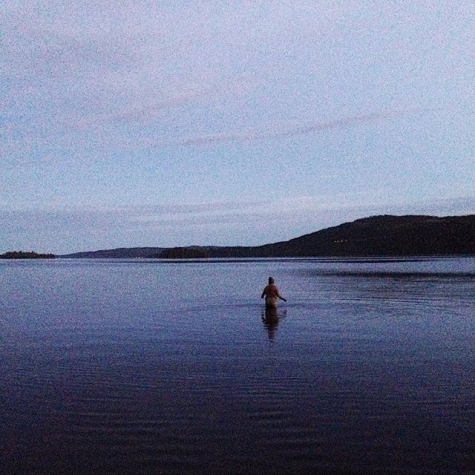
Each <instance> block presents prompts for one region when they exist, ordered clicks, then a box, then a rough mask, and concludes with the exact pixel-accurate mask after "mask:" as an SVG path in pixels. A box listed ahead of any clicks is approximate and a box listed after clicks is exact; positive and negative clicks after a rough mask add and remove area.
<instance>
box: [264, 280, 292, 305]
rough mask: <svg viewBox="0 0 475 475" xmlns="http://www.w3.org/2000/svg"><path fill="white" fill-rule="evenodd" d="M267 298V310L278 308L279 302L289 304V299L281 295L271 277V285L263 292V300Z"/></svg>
mask: <svg viewBox="0 0 475 475" xmlns="http://www.w3.org/2000/svg"><path fill="white" fill-rule="evenodd" d="M264 297H265V298H266V308H272V309H276V308H277V303H278V302H279V300H283V301H284V302H287V299H286V298H284V297H282V295H280V291H279V288H278V287H277V285H275V283H274V279H273V278H272V277H269V284H268V285H266V286H265V287H264V290H263V291H262V295H261V299H263V298H264Z"/></svg>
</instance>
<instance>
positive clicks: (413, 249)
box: [63, 215, 475, 259]
mask: <svg viewBox="0 0 475 475" xmlns="http://www.w3.org/2000/svg"><path fill="white" fill-rule="evenodd" d="M423 255H427V256H431V255H475V215H469V216H449V217H435V216H388V215H384V216H373V217H370V218H363V219H358V220H356V221H354V222H351V223H345V224H341V225H339V226H335V227H331V228H327V229H323V230H321V231H317V232H314V233H311V234H307V235H304V236H300V237H297V238H295V239H291V240H289V241H283V242H278V243H273V244H266V245H263V246H255V247H216V246H190V247H176V248H158V247H157V248H153V247H148V248H123V249H113V250H105V251H94V252H82V253H77V254H70V255H68V256H63V257H89V258H90V257H102V258H105V257H113V258H131V257H142V258H171V259H181V258H220V257H236V258H240V257H326V256H327V257H330V256H423Z"/></svg>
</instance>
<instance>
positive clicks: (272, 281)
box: [269, 277, 274, 285]
mask: <svg viewBox="0 0 475 475" xmlns="http://www.w3.org/2000/svg"><path fill="white" fill-rule="evenodd" d="M273 283H274V279H273V278H272V277H269V285H271V284H273Z"/></svg>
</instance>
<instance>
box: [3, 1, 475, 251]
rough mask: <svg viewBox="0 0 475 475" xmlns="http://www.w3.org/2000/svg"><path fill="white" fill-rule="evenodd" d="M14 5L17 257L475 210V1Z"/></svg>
mask: <svg viewBox="0 0 475 475" xmlns="http://www.w3.org/2000/svg"><path fill="white" fill-rule="evenodd" d="M2 10H3V15H2V18H1V20H0V28H1V31H2V37H1V55H0V57H1V67H2V87H1V116H0V124H1V129H2V132H1V133H2V140H1V152H0V153H1V161H2V166H1V169H2V173H1V177H0V252H5V251H8V250H20V249H21V250H27V251H28V250H36V251H38V252H54V253H58V254H61V253H68V252H75V251H82V250H95V249H106V248H115V247H138V246H159V247H162V246H163V247H168V246H174V245H192V244H198V245H199V244H201V245H259V244H265V243H268V242H275V241H280V240H286V239H291V238H293V237H297V236H300V235H302V234H306V233H310V232H314V231H317V230H319V229H322V228H326V227H328V226H333V225H337V224H340V223H342V222H346V221H351V220H354V219H357V218H362V217H366V216H370V215H375V214H434V215H439V216H445V215H455V214H457V215H460V214H473V213H475V190H474V183H475V166H474V165H475V161H474V150H475V134H474V132H475V130H474V111H475V108H474V105H475V87H474V86H475V80H474V79H475V3H474V2H473V1H463V0H461V1H458V2H447V1H438V0H434V1H425V0H414V1H411V0H405V1H403V0H400V1H384V2H382V1H379V0H377V1H376V0H374V1H369V0H358V1H357V0H344V1H343V0H341V1H337V0H332V1H330V0H328V1H325V0H323V1H302V0H293V1H239V0H237V1H233V2H225V1H218V0H207V1H204V0H203V1H200V0H194V1H164V2H158V1H151V0H148V1H145V0H133V1H132V0H131V1H110V0H103V1H99V0H98V1H92V0H81V1H74V0H67V1H66V0H64V1H57V0H51V1H47V0H45V1H41V2H38V1H15V0H10V1H9V2H5V5H3V6H2Z"/></svg>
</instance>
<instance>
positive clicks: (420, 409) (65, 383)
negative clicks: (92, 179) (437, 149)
mask: <svg viewBox="0 0 475 475" xmlns="http://www.w3.org/2000/svg"><path fill="white" fill-rule="evenodd" d="M269 275H272V276H273V277H275V279H276V281H277V284H278V285H279V286H280V288H281V291H282V293H283V294H284V295H285V296H286V297H287V298H288V302H287V303H286V304H282V305H281V307H280V308H279V312H278V318H277V319H270V320H269V319H267V320H266V318H265V317H266V316H265V313H264V309H263V307H262V301H261V300H260V298H259V297H260V293H261V291H262V288H263V287H264V285H265V283H266V280H267V277H268V276H269ZM0 284H1V285H0V314H1V320H0V325H1V327H0V329H1V341H0V357H1V361H2V366H1V369H0V387H1V389H0V390H1V397H2V406H1V411H2V418H1V419H2V440H3V441H5V443H4V448H3V452H4V457H3V459H4V460H5V461H6V464H7V472H6V473H18V474H43V473H44V474H53V475H54V474H60V473H68V474H74V473H78V474H89V473H101V474H108V473H110V474H127V473H131V474H132V473H134V474H136V473H140V474H198V473H199V474H204V473H206V474H222V473H227V474H260V473H275V474H287V473H288V474H290V473H296V474H297V473H298V474H305V473H319V474H330V473H332V474H339V473H355V474H376V473H378V474H379V473H381V474H392V473H394V474H431V473H434V474H469V473H470V474H473V473H474V468H475V455H474V453H475V404H474V394H475V376H474V371H473V368H474V363H475V353H474V343H475V341H474V330H475V319H474V316H475V314H474V310H475V260H474V259H472V258H464V259H448V258H447V259H443V258H439V259H404V260H397V259H387V260H377V259H369V260H362V259H355V260H332V259H303V260H234V261H227V260H217V261H193V262H169V261H156V260H62V259H59V260H53V261H3V262H1V261H0Z"/></svg>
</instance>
